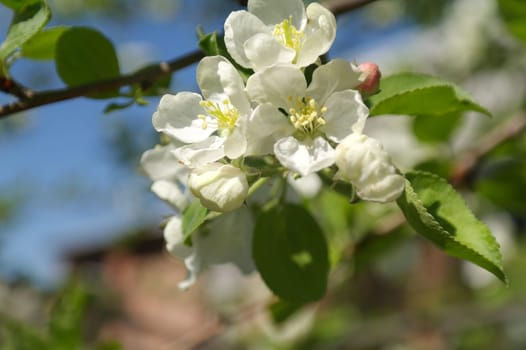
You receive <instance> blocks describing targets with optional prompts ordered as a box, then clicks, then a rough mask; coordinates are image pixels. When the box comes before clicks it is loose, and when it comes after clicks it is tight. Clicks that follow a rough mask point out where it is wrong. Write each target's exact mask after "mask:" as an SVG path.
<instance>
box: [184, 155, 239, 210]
mask: <svg viewBox="0 0 526 350" xmlns="http://www.w3.org/2000/svg"><path fill="white" fill-rule="evenodd" d="M188 186H189V187H190V190H191V191H192V193H193V194H194V195H195V196H196V197H198V198H199V199H200V201H201V204H202V205H203V206H204V207H206V208H208V209H210V210H214V211H218V212H227V211H232V210H234V209H237V208H239V207H240V206H241V205H242V204H243V202H244V200H245V198H246V197H247V193H248V183H247V178H246V176H245V174H244V173H243V171H242V170H241V169H239V168H236V167H235V166H232V165H229V164H221V163H210V164H206V165H203V166H202V167H199V168H196V169H193V170H192V172H191V173H190V176H189V177H188Z"/></svg>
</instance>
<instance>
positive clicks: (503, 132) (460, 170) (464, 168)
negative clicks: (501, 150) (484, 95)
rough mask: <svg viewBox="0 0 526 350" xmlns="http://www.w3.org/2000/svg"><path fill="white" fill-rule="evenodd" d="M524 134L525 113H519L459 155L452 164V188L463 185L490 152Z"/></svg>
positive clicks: (525, 130)
mask: <svg viewBox="0 0 526 350" xmlns="http://www.w3.org/2000/svg"><path fill="white" fill-rule="evenodd" d="M524 132H526V114H525V113H520V114H518V115H517V116H514V117H512V118H509V119H507V120H506V121H505V122H503V123H502V124H501V125H499V126H497V127H496V128H495V129H493V130H492V131H491V132H490V133H488V134H487V135H486V136H484V137H483V138H482V139H480V141H479V142H478V143H477V145H476V146H475V147H474V148H472V149H471V150H469V151H467V152H466V153H465V154H463V155H461V156H460V157H459V158H458V160H457V161H456V162H455V163H454V165H453V174H452V176H451V179H450V180H451V183H452V184H453V186H455V187H457V188H459V187H462V186H463V185H465V184H466V183H467V182H468V178H469V176H470V175H471V174H472V173H473V171H474V170H475V168H476V166H477V165H478V164H480V161H481V160H482V159H483V158H484V157H485V156H486V155H487V154H488V153H489V152H490V151H491V150H493V149H495V148H496V147H497V146H498V145H500V144H502V143H503V142H505V141H507V140H510V139H512V138H514V137H517V136H519V135H520V134H522V133H524Z"/></svg>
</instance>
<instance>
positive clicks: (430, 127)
mask: <svg viewBox="0 0 526 350" xmlns="http://www.w3.org/2000/svg"><path fill="white" fill-rule="evenodd" d="M459 122H460V115H459V114H458V113H456V112H454V113H450V114H444V115H442V116H440V120H436V118H433V117H431V116H420V117H418V118H414V119H413V125H412V127H413V135H415V136H416V137H417V138H418V139H419V140H420V141H422V142H428V143H440V142H446V141H447V140H449V138H450V137H451V134H452V133H453V131H454V130H455V128H456V127H457V126H458V124H459Z"/></svg>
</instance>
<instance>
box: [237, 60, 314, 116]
mask: <svg viewBox="0 0 526 350" xmlns="http://www.w3.org/2000/svg"><path fill="white" fill-rule="evenodd" d="M306 89H307V82H306V81H305V76H304V75H303V72H302V71H301V70H300V69H299V68H297V67H295V66H291V65H282V66H274V67H270V68H267V69H264V70H262V71H259V72H256V73H255V74H253V75H252V76H251V77H250V78H248V81H247V92H248V94H249V96H250V97H251V99H252V100H253V101H255V102H257V103H266V102H270V103H271V104H273V105H274V106H276V107H281V108H285V110H286V111H288V108H289V106H290V105H291V99H293V100H295V99H296V98H297V97H304V96H305V91H306Z"/></svg>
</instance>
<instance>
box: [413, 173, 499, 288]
mask: <svg viewBox="0 0 526 350" xmlns="http://www.w3.org/2000/svg"><path fill="white" fill-rule="evenodd" d="M411 173H412V174H424V175H426V176H431V177H434V178H436V179H438V180H439V181H442V182H444V183H445V184H446V185H447V186H449V187H451V185H450V184H449V183H447V182H446V181H445V180H444V179H443V178H441V177H440V176H438V175H435V174H433V173H428V172H425V171H412V172H411ZM407 184H409V186H407ZM406 191H407V193H408V194H411V195H412V197H413V198H412V199H414V202H415V203H417V204H418V206H416V205H415V208H416V209H417V212H418V214H421V215H422V216H423V217H426V218H428V219H430V220H431V223H432V224H433V225H434V226H435V228H437V232H439V233H440V234H441V235H442V236H444V237H446V238H448V239H452V240H453V241H455V243H457V244H459V245H460V246H462V247H464V248H466V249H467V250H469V251H471V252H472V253H474V254H475V255H478V256H480V257H482V258H483V259H485V260H486V261H488V262H489V263H490V264H492V265H494V263H493V262H492V259H490V258H488V257H487V256H486V255H485V254H481V253H480V252H478V251H476V250H475V249H474V248H473V247H472V246H470V245H467V244H465V243H464V242H460V241H458V240H457V239H455V236H453V235H451V234H450V233H449V232H448V231H447V230H445V229H444V228H443V227H442V225H440V223H438V222H437V221H436V220H435V217H434V216H433V215H432V214H431V213H430V212H429V211H427V209H426V207H425V206H424V204H423V203H422V201H420V199H419V198H418V194H417V193H416V192H415V190H414V189H413V186H411V182H410V181H409V180H408V179H407V178H406ZM459 198H460V200H461V201H462V203H463V204H464V205H466V206H467V204H466V202H465V201H464V199H463V198H462V196H459ZM468 215H471V216H472V217H473V218H474V219H475V220H477V221H478V222H480V223H481V224H482V225H485V224H484V223H483V222H481V221H480V220H478V219H477V218H476V217H475V216H474V215H473V213H471V212H468ZM431 228H433V227H431ZM491 237H493V236H491ZM488 243H492V244H494V245H495V246H496V248H497V257H498V258H499V262H500V263H499V264H496V265H495V266H496V267H497V268H498V269H499V274H498V275H497V277H498V278H499V279H500V280H501V281H503V282H504V283H506V284H508V279H507V277H506V275H505V274H504V269H503V266H502V254H501V252H500V244H499V242H497V240H496V239H495V238H494V237H493V240H492V242H488ZM472 263H473V262H472ZM476 265H477V264H476ZM489 272H492V273H493V274H495V273H494V272H493V271H489ZM499 275H500V276H499Z"/></svg>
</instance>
